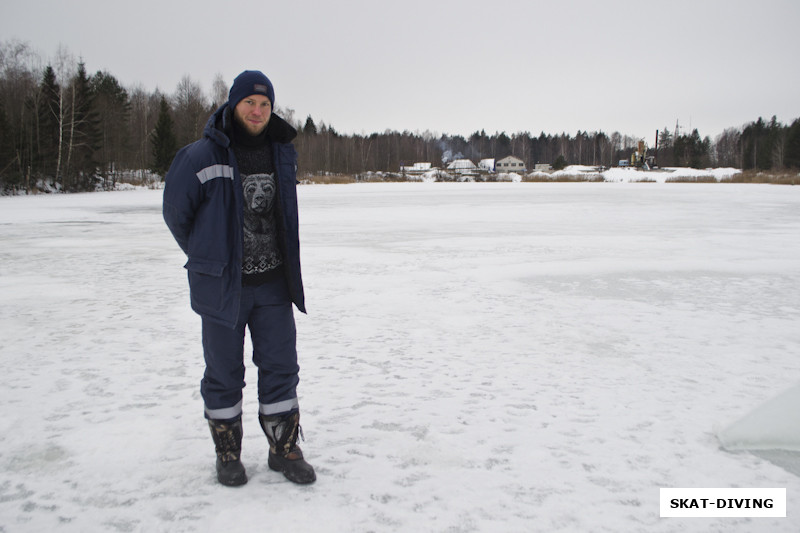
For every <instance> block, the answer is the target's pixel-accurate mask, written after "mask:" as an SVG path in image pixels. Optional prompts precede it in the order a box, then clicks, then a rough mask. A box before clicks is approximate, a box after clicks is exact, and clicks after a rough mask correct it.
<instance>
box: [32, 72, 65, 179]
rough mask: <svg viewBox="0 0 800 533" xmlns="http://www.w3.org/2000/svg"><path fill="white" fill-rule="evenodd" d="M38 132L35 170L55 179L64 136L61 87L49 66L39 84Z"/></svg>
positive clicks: (36, 134)
mask: <svg viewBox="0 0 800 533" xmlns="http://www.w3.org/2000/svg"><path fill="white" fill-rule="evenodd" d="M39 92H40V94H41V97H40V99H39V101H38V108H37V111H38V114H37V117H36V128H35V129H36V131H35V132H34V145H35V150H34V153H35V156H34V157H35V163H34V165H35V167H34V168H35V170H34V172H35V173H36V174H38V175H40V176H42V177H47V176H50V177H54V178H58V176H56V173H57V172H58V170H59V168H58V166H59V164H60V159H59V157H60V154H59V150H60V139H61V135H62V133H63V132H62V131H61V128H62V112H61V87H60V86H59V85H58V82H57V81H56V71H55V70H54V69H53V67H52V66H50V65H47V67H46V68H45V69H44V74H42V81H41V83H40V84H39Z"/></svg>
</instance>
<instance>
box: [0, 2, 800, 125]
mask: <svg viewBox="0 0 800 533" xmlns="http://www.w3.org/2000/svg"><path fill="white" fill-rule="evenodd" d="M0 12H1V14H2V16H0V40H9V39H20V40H22V41H26V42H28V43H29V44H30V45H31V46H32V47H33V48H34V49H36V50H37V51H38V52H39V53H40V55H41V56H42V57H44V58H45V59H47V58H51V57H54V56H55V55H56V52H57V50H58V48H59V46H63V47H65V48H66V49H68V50H69V51H70V52H71V53H72V54H74V55H75V56H78V57H82V58H83V60H84V62H85V63H86V67H87V70H88V71H89V72H90V73H91V72H94V71H97V70H107V71H108V72H110V73H111V74H113V75H114V76H116V77H117V78H118V79H119V80H120V82H121V83H122V84H123V85H125V86H128V87H130V86H133V85H136V84H140V85H142V86H143V87H144V88H146V89H148V90H153V89H155V88H159V89H161V90H162V91H163V92H166V93H168V94H171V93H173V92H174V91H175V88H176V86H177V84H178V82H179V81H180V79H181V78H182V77H183V76H185V75H189V76H190V77H191V78H192V79H193V80H195V81H197V82H198V83H200V84H201V85H202V86H203V88H204V89H205V90H206V91H207V92H208V93H209V94H210V92H211V85H212V80H213V79H214V76H215V75H216V74H218V73H219V74H221V75H222V76H223V78H224V79H225V80H226V81H227V82H228V83H230V82H231V81H232V80H233V78H234V77H235V76H236V74H238V73H239V72H240V71H241V70H244V69H248V68H251V69H260V70H263V71H264V72H265V73H266V74H267V75H268V76H269V77H270V79H271V80H272V81H273V83H274V85H275V88H276V98H277V104H278V105H279V106H283V107H288V108H291V109H294V110H295V113H296V116H297V117H298V118H301V119H303V118H305V117H306V116H307V115H311V116H312V117H313V118H314V119H315V120H316V121H317V123H319V122H321V121H324V122H325V123H328V124H331V125H333V126H334V127H335V128H336V129H337V130H339V131H340V132H345V133H372V132H376V131H383V130H385V129H394V130H410V131H419V132H423V131H425V130H430V131H432V132H435V133H449V134H461V135H469V134H470V133H472V132H474V131H477V130H480V129H484V130H486V131H487V132H488V133H493V132H495V131H505V132H507V133H509V134H511V133H514V132H518V131H530V132H532V133H535V134H538V133H539V132H541V131H544V132H546V133H553V134H556V133H561V132H567V133H570V134H574V133H575V132H576V131H578V130H588V131H596V130H603V131H606V132H613V131H619V132H621V133H623V134H629V135H635V136H642V137H646V138H648V139H649V138H651V137H653V136H654V133H655V130H656V129H663V128H664V127H668V128H669V129H670V131H672V130H673V129H674V127H675V123H676V121H678V122H679V123H680V125H681V127H682V128H689V127H692V128H697V129H698V130H699V131H700V134H701V135H703V136H705V135H710V136H712V137H713V136H715V135H717V134H719V133H721V132H722V131H723V130H724V129H725V128H727V127H739V126H742V125H743V124H745V123H747V122H751V121H753V120H755V119H757V118H758V117H759V116H763V117H764V118H765V119H768V118H769V117H771V116H773V115H776V116H777V117H778V120H779V121H781V122H784V123H788V122H791V121H792V120H793V119H795V118H798V117H800V98H799V97H798V94H800V90H798V89H799V88H800V69H798V68H797V61H798V59H797V57H798V56H799V55H800V41H798V39H797V35H796V32H797V28H798V27H800V2H798V1H797V0H750V1H743V0H670V1H658V2H656V1H649V0H640V1H638V2H631V1H629V0H626V1H618V0H607V1H603V0H560V1H556V0H551V1H540V0H530V1H523V0H516V1H512V0H461V1H445V0H404V1H402V2H399V1H391V2H385V1H377V0H372V1H368V0H339V1H335V2H334V1H322V0H295V1H292V2H289V1H281V2H270V1H265V0H260V1H253V0H229V1H226V2H220V1H219V0H216V1H211V0H193V1H191V2H190V1H184V0H136V1H133V0H129V1H125V2H117V1H113V0H83V1H81V0H77V1H74V2H64V1H63V0H24V1H22V0H3V5H2V7H1V8H0Z"/></svg>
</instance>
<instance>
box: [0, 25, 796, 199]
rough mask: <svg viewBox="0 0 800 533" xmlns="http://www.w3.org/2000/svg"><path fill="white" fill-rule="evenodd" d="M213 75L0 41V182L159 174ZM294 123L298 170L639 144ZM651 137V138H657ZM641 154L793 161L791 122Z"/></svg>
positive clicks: (215, 94)
mask: <svg viewBox="0 0 800 533" xmlns="http://www.w3.org/2000/svg"><path fill="white" fill-rule="evenodd" d="M227 91H228V85H227V83H226V82H225V80H224V79H223V78H222V76H221V75H217V76H216V77H215V79H214V81H213V84H212V88H211V91H210V94H206V93H205V92H204V91H203V89H202V87H201V86H200V84H199V83H197V82H196V81H194V80H192V78H191V77H190V76H188V75H187V76H184V77H183V78H182V79H181V81H180V82H179V83H178V86H177V87H176V88H175V90H174V92H173V93H171V94H165V93H163V92H161V91H160V90H158V89H156V90H155V91H147V90H146V89H144V88H143V87H142V86H141V85H137V86H133V87H123V86H122V84H121V83H120V82H119V80H117V79H116V78H115V77H114V76H113V75H112V74H111V73H109V72H107V71H97V72H95V73H94V74H89V73H88V72H87V69H86V65H85V63H84V62H83V60H81V59H79V60H76V59H75V58H73V57H72V56H71V55H70V54H69V53H68V52H67V51H66V50H64V49H63V48H62V49H60V50H59V51H58V53H57V54H56V56H55V58H53V59H51V60H49V61H47V62H43V61H42V59H41V58H40V57H39V56H38V55H37V54H36V53H35V52H34V51H33V50H32V49H31V48H30V46H29V45H28V44H26V43H23V42H18V41H8V42H0V187H2V188H3V189H25V190H30V189H31V188H32V187H35V186H36V184H37V183H38V182H40V181H45V182H54V183H55V184H56V185H57V186H58V187H60V188H62V189H63V190H69V191H78V190H93V189H96V188H98V187H113V185H114V182H115V181H116V179H118V177H120V176H122V175H126V174H131V173H134V174H138V175H139V176H141V177H144V176H163V175H164V174H165V172H166V170H167V169H168V168H169V164H170V162H171V160H172V158H173V156H174V154H175V152H176V151H177V149H178V148H179V147H180V146H183V145H185V144H188V143H190V142H192V141H194V140H196V139H198V138H199V137H200V135H201V134H202V130H203V127H204V125H205V123H206V121H207V119H208V117H209V115H210V114H211V113H212V112H213V111H214V110H215V109H216V108H217V107H218V106H219V105H221V104H222V103H224V102H225V101H226V100H227ZM276 113H278V114H280V115H281V116H283V118H285V119H286V120H287V121H289V122H290V123H291V124H292V125H293V126H294V127H295V128H296V129H297V130H298V137H297V139H296V141H295V144H296V146H297V150H298V153H299V160H298V167H299V171H300V173H301V174H305V175H308V174H320V173H337V174H350V175H354V174H360V173H364V172H367V171H377V172H398V171H399V169H400V167H401V166H404V165H411V164H413V163H416V162H429V163H431V164H432V165H433V166H443V165H445V164H446V163H448V162H449V161H451V160H454V159H460V158H467V159H471V160H473V161H478V160H480V159H485V158H495V159H500V158H502V157H505V156H507V155H514V156H516V157H519V158H520V159H522V160H523V161H524V162H525V164H526V166H527V168H528V169H532V168H533V167H534V165H535V164H537V163H548V164H553V163H555V162H556V161H558V162H559V163H560V164H561V165H565V164H579V165H590V166H607V167H608V166H614V165H616V164H617V162H618V161H620V160H627V159H629V158H630V156H631V154H632V153H633V152H634V151H635V150H636V149H637V145H638V142H639V140H640V139H639V138H636V137H632V136H629V135H623V134H621V133H619V132H613V133H610V134H608V133H605V132H602V131H597V132H588V131H578V132H577V133H576V134H574V135H571V134H566V133H561V134H556V135H553V134H546V133H544V132H542V133H540V134H539V135H533V134H531V133H530V132H518V133H513V134H511V135H508V134H507V133H505V132H495V133H493V134H487V133H486V132H485V131H484V130H481V131H476V132H475V133H473V134H472V135H470V136H468V137H464V136H460V135H448V134H438V133H433V132H430V131H425V132H422V133H420V132H409V131H403V132H398V131H393V130H386V131H384V132H382V133H372V134H369V135H359V134H341V133H339V132H337V131H336V129H335V128H334V127H333V126H332V125H329V124H325V123H324V122H320V123H319V124H318V123H317V122H316V121H314V119H313V118H312V117H311V116H308V117H306V118H305V119H304V120H298V119H296V118H295V116H294V112H293V111H292V110H291V109H286V108H284V109H280V108H278V109H276ZM656 139H657V141H656ZM646 141H647V143H648V145H649V151H648V155H654V156H655V157H656V163H657V164H659V165H660V166H691V167H696V168H706V167H709V166H722V167H735V168H741V169H743V170H747V169H758V170H771V169H774V170H776V169H785V168H800V119H798V120H794V121H793V122H792V123H791V124H790V125H783V124H781V123H779V122H778V121H777V120H776V118H775V117H772V119H771V120H770V121H765V120H763V119H762V118H758V120H756V121H755V122H752V123H750V124H747V125H745V126H744V127H743V128H729V129H727V130H725V131H724V132H723V133H722V134H720V135H719V136H717V137H716V139H714V140H712V139H710V138H709V137H704V138H701V136H700V134H699V132H698V131H697V130H696V129H694V130H692V131H691V132H684V131H682V130H681V129H680V127H679V125H677V124H676V127H675V129H673V130H672V131H670V130H669V129H668V128H666V127H665V128H663V129H662V130H658V131H655V130H654V133H653V139H646Z"/></svg>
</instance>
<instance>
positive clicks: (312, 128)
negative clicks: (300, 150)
mask: <svg viewBox="0 0 800 533" xmlns="http://www.w3.org/2000/svg"><path fill="white" fill-rule="evenodd" d="M303 133H304V134H308V135H316V134H317V125H316V124H314V119H313V118H311V115H308V118H306V125H305V126H303Z"/></svg>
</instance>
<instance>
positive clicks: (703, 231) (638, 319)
mask: <svg viewBox="0 0 800 533" xmlns="http://www.w3.org/2000/svg"><path fill="white" fill-rule="evenodd" d="M299 198H300V217H301V245H302V260H303V268H304V278H305V282H306V294H307V304H308V309H309V314H308V315H307V316H306V315H302V314H300V313H297V322H298V334H299V339H298V349H299V353H300V365H301V383H300V389H299V393H300V405H301V410H302V414H303V416H302V424H303V428H304V431H305V437H306V442H305V443H304V445H303V449H304V451H305V453H306V456H307V459H308V460H309V462H310V463H311V464H313V465H314V466H315V467H316V469H317V473H318V481H317V483H316V484H314V485H312V486H308V487H299V486H294V485H292V484H290V483H288V482H287V481H285V480H284V478H283V477H282V476H281V475H280V474H276V473H274V472H272V471H270V470H269V469H268V468H267V465H266V460H267V445H266V439H265V437H264V436H263V434H262V433H261V430H260V428H259V427H258V421H257V418H256V409H257V399H256V396H255V393H256V391H255V386H254V384H255V371H254V369H253V368H252V364H250V365H249V367H248V369H249V373H248V376H249V381H250V382H251V385H250V386H248V387H247V388H246V389H245V419H244V424H245V425H244V431H245V436H244V443H243V462H244V463H245V466H246V468H247V470H248V474H249V477H250V482H249V483H248V484H247V485H246V486H244V487H241V488H238V489H231V488H226V487H222V486H220V485H218V484H217V483H216V478H215V474H214V450H213V444H212V442H211V438H210V434H209V430H208V427H207V425H206V423H205V421H204V420H203V410H202V401H201V399H200V396H199V390H198V389H199V382H200V378H201V376H202V371H203V364H202V353H201V347H200V342H199V334H200V328H199V326H200V320H199V318H198V317H197V316H196V315H194V314H193V313H192V311H191V310H190V309H189V305H188V286H187V283H186V275H185V271H184V270H183V268H182V265H183V263H184V262H185V258H184V256H183V254H182V252H180V250H179V249H178V246H177V245H176V244H175V242H174V241H173V240H172V237H171V236H170V234H169V232H168V231H167V229H166V226H165V225H164V224H163V222H162V219H161V213H160V209H161V204H160V202H161V192H160V191H148V190H136V191H127V192H113V193H94V194H81V195H54V196H36V197H16V198H0V258H1V262H0V302H2V304H1V305H0V364H2V368H3V371H4V379H3V380H2V381H1V382H0V406H1V407H0V409H2V411H0V412H1V413H2V415H3V417H2V418H3V420H4V422H5V423H6V427H5V429H4V430H3V431H2V432H0V532H3V533H5V532H9V533H11V532H18V531H24V532H28V531H30V532H33V531H36V532H39V531H76V532H77V531H80V532H84V531H120V532H128V531H137V532H138V531H142V532H153V531H164V532H180V531H187V532H188V531H237V532H238V531H241V532H245V531H247V532H249V531H298V532H305V531H322V532H327V531H331V532H339V531H341V532H353V531H358V532H367V531H376V532H382V531H403V532H406V531H431V532H434V531H435V532H445V531H448V532H468V531H492V532H494V531H503V532H511V531H513V532H523V531H525V532H530V531H541V532H576V531H592V532H615V533H617V532H623V531H624V532H648V533H650V532H684V531H698V532H699V531H704V532H705V531H720V532H723V531H724V532H754V531H755V532H762V531H763V532H787V533H788V532H795V531H798V530H800V500H799V499H798V498H800V478H798V477H797V476H796V475H794V474H792V473H791V472H790V470H789V469H786V468H782V467H781V466H779V465H777V464H776V463H774V462H770V461H768V460H766V459H765V458H764V457H762V456H756V455H753V454H750V453H747V452H741V453H728V452H726V451H723V450H722V449H721V448H720V445H719V441H718V439H717V437H716V431H717V430H718V429H719V428H720V427H723V426H725V425H727V424H729V423H731V422H733V421H735V420H737V419H739V418H740V417H742V416H743V415H745V414H746V413H748V412H749V411H751V410H752V409H753V408H755V407H756V406H758V405H759V404H760V403H762V402H764V401H766V400H769V399H770V398H772V397H774V396H776V395H777V394H778V393H780V392H781V391H783V390H785V389H787V388H789V387H791V386H793V385H795V384H796V383H797V382H798V381H800V328H798V327H797V325H798V322H799V321H800V246H799V245H798V244H799V243H800V188H795V187H778V186H767V185H764V186H762V185H730V184H713V185H699V184H692V185H688V184H687V185H679V184H666V185H665V184H630V183H618V184H612V183H578V184H530V183H513V184H512V183H498V184H438V183H435V184H407V183H402V184H364V185H341V186H303V187H301V188H300V189H299ZM660 487H698V488H703V487H780V488H786V489H787V494H788V505H787V508H788V516H787V518H780V519H777V518H775V519H764V518H762V519H747V518H724V519H723V518H719V519H712V518H707V519H678V518H663V519H662V518H659V500H658V498H659V488H660Z"/></svg>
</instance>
